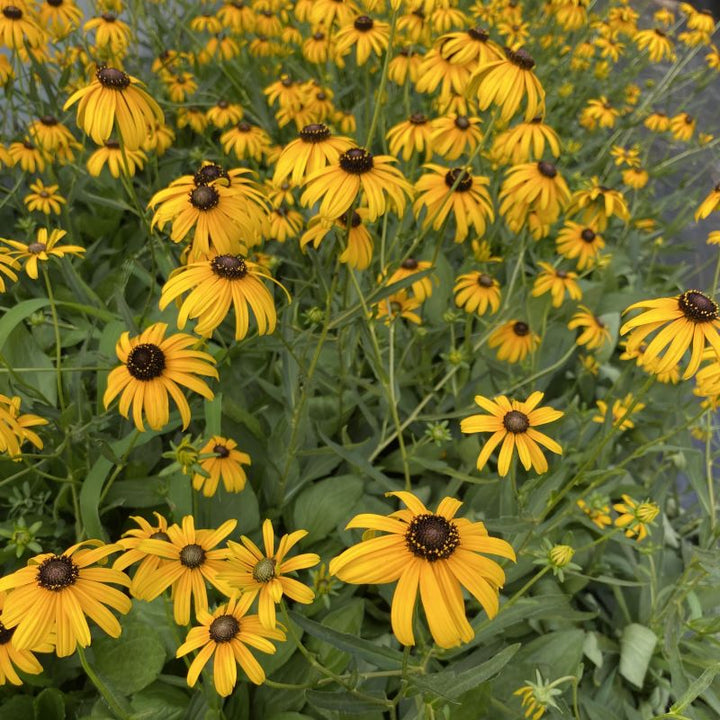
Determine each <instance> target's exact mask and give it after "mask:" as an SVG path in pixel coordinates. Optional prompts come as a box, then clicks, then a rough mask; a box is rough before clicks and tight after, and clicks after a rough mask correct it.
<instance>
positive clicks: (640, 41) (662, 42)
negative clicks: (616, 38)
mask: <svg viewBox="0 0 720 720" xmlns="http://www.w3.org/2000/svg"><path fill="white" fill-rule="evenodd" d="M633 40H634V41H635V44H636V45H637V46H638V50H647V51H648V56H649V57H650V61H651V62H654V63H656V62H662V61H663V60H669V61H670V62H674V60H675V51H674V50H673V44H672V40H671V39H670V38H669V37H668V35H667V33H666V32H664V31H663V30H660V29H659V28H653V29H651V30H641V31H640V32H638V33H637V34H636V35H635V37H634V38H633Z"/></svg>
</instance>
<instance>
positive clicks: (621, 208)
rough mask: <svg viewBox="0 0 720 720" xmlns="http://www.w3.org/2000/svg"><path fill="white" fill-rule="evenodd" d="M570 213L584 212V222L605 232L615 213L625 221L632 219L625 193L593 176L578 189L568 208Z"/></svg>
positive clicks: (567, 210)
mask: <svg viewBox="0 0 720 720" xmlns="http://www.w3.org/2000/svg"><path fill="white" fill-rule="evenodd" d="M566 212H567V214H568V215H574V214H576V213H580V212H582V222H584V223H585V224H586V225H592V226H593V228H594V229H595V230H596V232H603V231H604V230H605V229H606V228H607V222H608V219H609V218H610V217H612V216H613V215H615V216H617V217H618V218H620V220H623V221H624V222H627V221H628V220H629V219H630V211H629V210H628V206H627V203H626V202H625V198H624V197H623V194H622V193H621V192H620V191H619V190H613V189H612V188H609V187H607V186H605V185H602V184H601V183H600V179H599V178H597V177H593V178H592V179H591V180H590V181H589V183H588V184H587V187H586V188H585V189H584V190H577V191H576V192H574V193H573V195H572V198H571V199H570V205H569V206H568V207H567V208H566Z"/></svg>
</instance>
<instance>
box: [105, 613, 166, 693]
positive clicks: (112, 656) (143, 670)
mask: <svg viewBox="0 0 720 720" xmlns="http://www.w3.org/2000/svg"><path fill="white" fill-rule="evenodd" d="M92 647H93V654H94V657H95V661H94V667H95V669H96V670H97V672H99V673H100V674H101V675H102V676H103V677H104V678H105V679H106V680H107V681H108V682H109V683H110V684H111V685H112V686H113V687H114V688H116V689H117V690H118V691H119V692H121V693H123V694H124V695H132V694H133V693H136V692H139V691H140V690H142V689H143V688H146V687H147V686H148V685H150V683H152V682H153V681H155V680H156V679H157V677H158V675H159V674H160V672H161V671H162V669H163V665H164V664H165V647H164V645H163V642H162V640H161V638H160V635H159V634H158V632H157V631H156V630H155V629H154V628H153V627H152V626H149V625H147V624H145V623H141V622H139V621H138V620H137V619H135V618H134V617H133V616H132V615H128V617H127V618H125V619H124V620H123V632H122V635H120V637H119V638H117V639H113V638H110V637H101V638H98V639H97V640H95V641H94V642H93V645H92Z"/></svg>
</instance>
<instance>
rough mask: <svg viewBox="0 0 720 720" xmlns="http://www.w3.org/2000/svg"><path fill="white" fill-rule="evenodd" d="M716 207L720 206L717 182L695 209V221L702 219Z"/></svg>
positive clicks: (719, 190) (719, 191) (719, 185)
mask: <svg viewBox="0 0 720 720" xmlns="http://www.w3.org/2000/svg"><path fill="white" fill-rule="evenodd" d="M718 208H720V183H718V184H717V185H716V186H715V187H714V188H713V189H712V190H711V191H710V193H709V194H708V196H707V197H706V198H705V199H704V200H703V201H702V202H701V203H700V206H699V207H698V209H697V210H696V211H695V222H698V221H699V220H704V219H705V218H706V217H708V216H709V215H710V214H711V213H713V212H715V211H716V210H717V209H718Z"/></svg>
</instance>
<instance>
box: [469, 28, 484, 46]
mask: <svg viewBox="0 0 720 720" xmlns="http://www.w3.org/2000/svg"><path fill="white" fill-rule="evenodd" d="M467 33H468V35H469V36H470V37H471V38H472V39H473V40H477V41H479V42H487V41H488V40H489V38H490V35H489V34H488V31H487V30H485V28H481V27H474V28H470V30H468V31H467Z"/></svg>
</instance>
